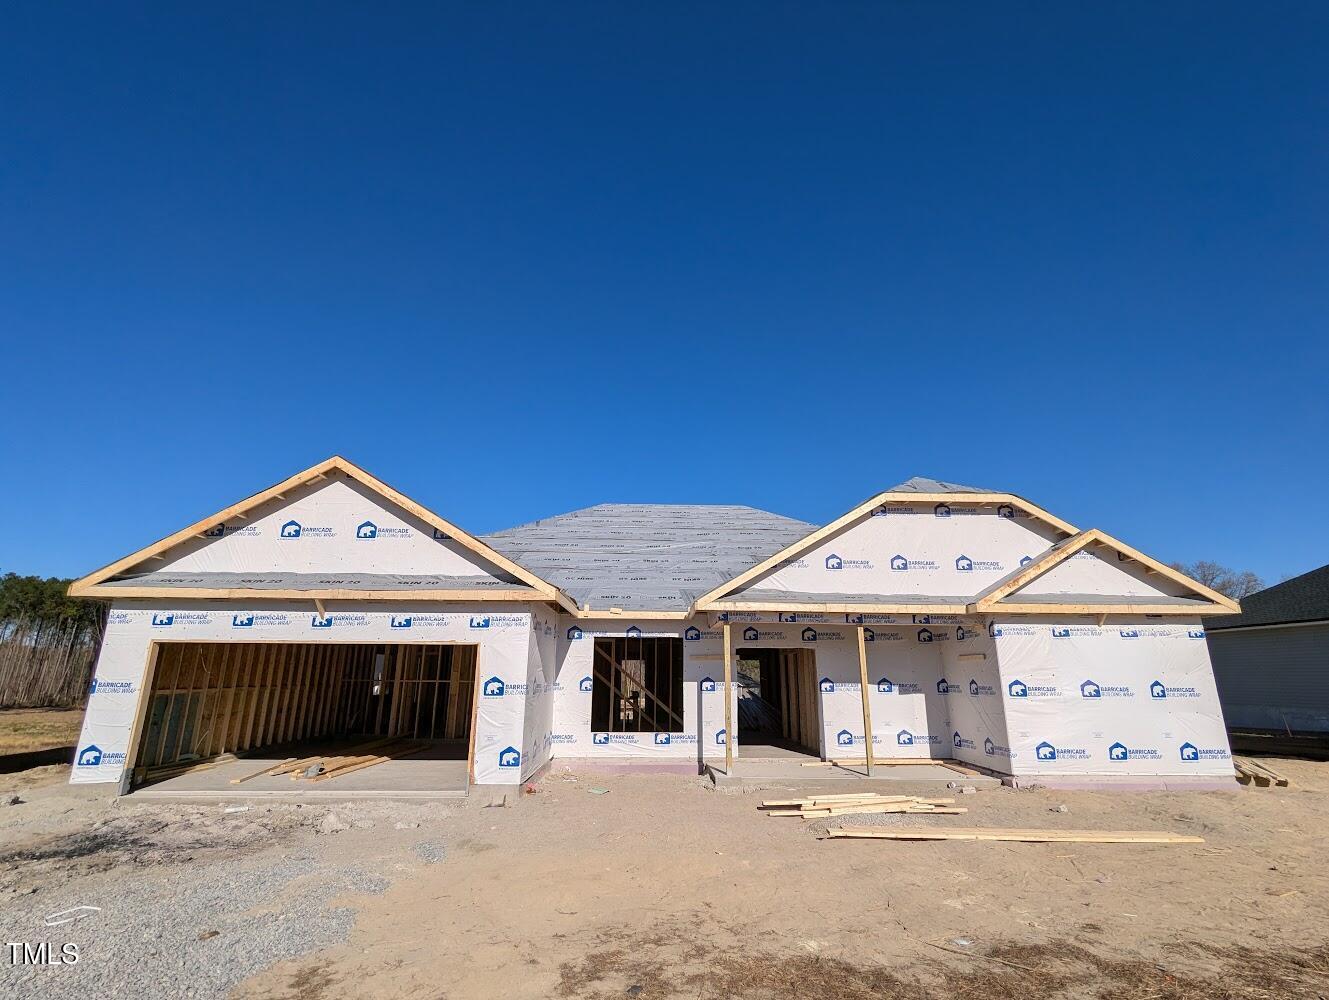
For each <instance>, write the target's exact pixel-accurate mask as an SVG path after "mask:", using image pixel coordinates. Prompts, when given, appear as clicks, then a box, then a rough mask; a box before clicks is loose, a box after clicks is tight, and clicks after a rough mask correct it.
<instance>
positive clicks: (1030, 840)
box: [825, 826, 1204, 844]
mask: <svg viewBox="0 0 1329 1000" xmlns="http://www.w3.org/2000/svg"><path fill="white" fill-rule="evenodd" d="M825 836H826V837H827V838H829V839H832V840H834V839H839V838H860V839H864V840H993V841H1011V842H1017V843H1026V844H1203V843H1204V838H1203V837H1190V836H1186V835H1184V834H1180V833H1168V832H1166V831H1161V830H1028V829H1007V828H1000V827H993V828H990V829H989V828H986V827H939V826H938V827H929V826H917V827H914V826H902V827H882V826H866V827H848V828H846V829H841V830H830V831H828V832H827V833H826V835H825Z"/></svg>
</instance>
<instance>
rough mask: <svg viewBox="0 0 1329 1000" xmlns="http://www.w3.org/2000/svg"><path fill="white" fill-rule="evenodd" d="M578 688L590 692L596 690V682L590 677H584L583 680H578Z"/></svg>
mask: <svg viewBox="0 0 1329 1000" xmlns="http://www.w3.org/2000/svg"><path fill="white" fill-rule="evenodd" d="M577 690H578V691H583V692H586V693H588V694H589V693H590V692H591V691H593V690H595V682H594V681H592V680H591V679H590V678H589V677H583V678H582V679H581V680H579V681H578V682H577Z"/></svg>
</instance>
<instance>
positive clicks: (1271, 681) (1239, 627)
mask: <svg viewBox="0 0 1329 1000" xmlns="http://www.w3.org/2000/svg"><path fill="white" fill-rule="evenodd" d="M1204 629H1205V633H1206V634H1207V636H1208V640H1209V657H1210V659H1211V660H1212V661H1213V664H1214V676H1215V678H1216V679H1217V681H1218V696H1219V698H1220V699H1221V701H1222V703H1223V715H1224V716H1225V717H1226V719H1227V724H1228V727H1229V728H1230V729H1234V730H1236V729H1249V730H1267V731H1270V732H1276V733H1287V734H1293V733H1315V734H1323V735H1329V566H1321V567H1320V568H1319V569H1314V570H1311V571H1310V572H1309V573H1303V574H1302V575H1301V576H1298V577H1293V578H1292V579H1291V580H1287V581H1285V582H1283V583H1280V584H1277V585H1275V586H1273V587H1269V588H1267V589H1265V590H1261V591H1260V592H1259V593H1255V594H1251V595H1250V596H1249V597H1246V598H1243V599H1242V602H1241V614H1239V615H1225V616H1224V617H1222V618H1205V620H1204Z"/></svg>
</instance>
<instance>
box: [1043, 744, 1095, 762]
mask: <svg viewBox="0 0 1329 1000" xmlns="http://www.w3.org/2000/svg"><path fill="white" fill-rule="evenodd" d="M1034 756H1035V757H1036V758H1037V759H1038V760H1042V761H1051V760H1088V759H1089V751H1088V750H1086V749H1085V748H1084V747H1062V746H1054V745H1053V744H1051V743H1048V742H1047V741H1044V742H1042V743H1040V744H1038V745H1037V746H1036V747H1034Z"/></svg>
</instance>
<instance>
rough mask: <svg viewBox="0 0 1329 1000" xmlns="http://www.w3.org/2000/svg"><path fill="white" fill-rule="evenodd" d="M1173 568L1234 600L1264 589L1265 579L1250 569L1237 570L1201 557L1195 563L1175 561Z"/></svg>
mask: <svg viewBox="0 0 1329 1000" xmlns="http://www.w3.org/2000/svg"><path fill="white" fill-rule="evenodd" d="M1172 568H1173V569H1175V570H1176V571H1177V572H1179V573H1185V574H1186V575H1187V576H1189V577H1190V578H1191V579H1192V580H1195V581H1197V582H1198V583H1202V584H1204V585H1205V586H1206V587H1208V588H1209V589H1210V590H1216V591H1218V592H1219V593H1220V594H1226V595H1227V596H1228V597H1231V598H1232V599H1234V600H1237V601H1239V600H1241V599H1242V598H1243V597H1250V595H1251V594H1253V593H1255V592H1256V591H1257V590H1264V581H1263V580H1261V579H1260V578H1259V577H1258V576H1256V575H1255V574H1254V573H1252V572H1251V571H1250V570H1248V569H1245V570H1235V569H1230V568H1229V567H1227V566H1224V565H1223V564H1222V563H1216V562H1210V561H1209V560H1208V559H1201V560H1199V561H1197V562H1193V563H1173V564H1172Z"/></svg>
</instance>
